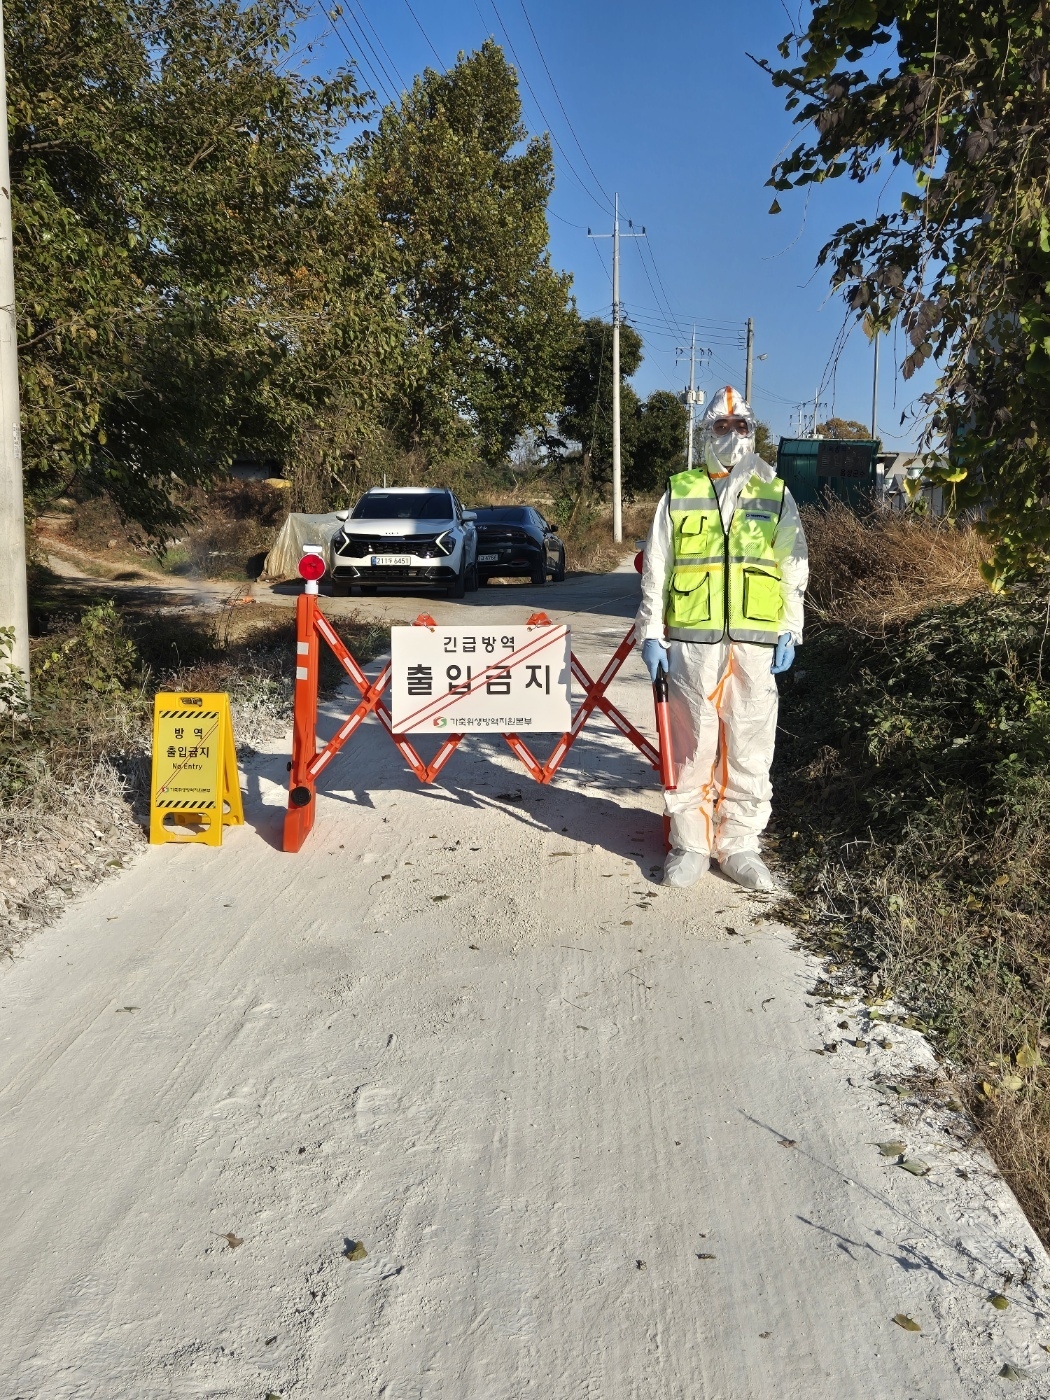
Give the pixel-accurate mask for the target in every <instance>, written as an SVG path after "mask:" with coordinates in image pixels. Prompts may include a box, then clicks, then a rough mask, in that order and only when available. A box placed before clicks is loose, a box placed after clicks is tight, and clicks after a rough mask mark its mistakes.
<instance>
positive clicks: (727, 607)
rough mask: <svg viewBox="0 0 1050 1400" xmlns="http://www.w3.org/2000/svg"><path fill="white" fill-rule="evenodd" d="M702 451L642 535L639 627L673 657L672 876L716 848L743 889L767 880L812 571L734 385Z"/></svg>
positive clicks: (707, 428) (647, 650) (655, 666)
mask: <svg viewBox="0 0 1050 1400" xmlns="http://www.w3.org/2000/svg"><path fill="white" fill-rule="evenodd" d="M701 444H702V447H703V454H704V456H703V464H702V466H701V467H700V468H699V469H697V470H693V471H683V472H678V473H676V474H675V475H674V476H672V477H671V479H670V481H669V483H668V489H667V491H666V493H665V494H664V496H663V498H662V499H661V501H660V504H659V505H658V506H657V509H656V516H655V518H654V519H653V524H652V529H651V530H650V531H649V538H648V539H647V540H646V543H645V562H644V566H643V569H642V605H641V607H640V609H639V611H638V617H637V619H636V622H635V637H636V639H637V640H638V641H639V642H640V643H641V646H642V658H643V660H644V662H645V664H646V667H647V668H648V670H649V674H650V676H651V677H652V679H653V680H654V681H655V680H656V678H657V675H658V671H659V668H660V667H661V666H662V667H664V669H665V671H666V673H667V679H668V708H669V711H670V719H671V737H672V744H673V749H674V758H675V767H676V772H677V788H676V790H675V791H674V792H668V793H667V794H666V799H665V800H666V804H667V812H668V815H669V816H670V819H671V822H670V825H671V851H670V854H669V855H668V857H667V860H666V862H665V865H664V883H665V884H669V885H692V884H693V883H695V881H697V880H698V879H700V877H701V876H702V875H704V874H706V873H707V870H708V868H709V864H710V859H711V857H712V856H713V857H714V858H715V859H716V860H717V861H718V863H719V866H720V868H721V870H722V873H723V874H725V875H728V876H730V878H732V879H733V880H735V881H737V883H738V884H740V885H743V886H744V887H745V889H751V890H771V889H773V888H774V882H773V878H772V876H771V875H770V873H769V870H768V869H767V868H766V866H765V863H764V862H763V860H762V858H761V855H760V854H759V850H760V844H759V837H760V835H761V833H762V831H763V830H764V829H765V826H766V824H767V822H768V821H769V816H770V797H771V794H772V787H771V785H770V781H769V769H770V765H771V764H772V762H773V744H774V740H775V738H776V728H777V705H778V695H777V684H776V681H775V679H774V677H775V676H777V675H779V674H780V673H781V672H783V671H786V670H787V669H788V668H789V667H790V665H791V663H792V661H793V660H794V655H795V647H796V646H797V645H798V644H799V643H800V642H801V641H802V622H803V605H802V599H803V595H804V593H805V591H806V584H807V582H808V580H809V562H808V556H807V550H806V537H805V534H804V532H803V529H802V522H801V521H800V519H799V514H798V508H797V506H796V505H795V502H794V500H793V499H792V497H791V493H790V492H789V491H788V490H787V488H786V486H785V485H784V482H783V481H782V480H781V478H780V477H778V476H777V474H776V468H775V467H771V466H770V465H769V464H768V463H767V462H765V461H763V460H762V458H761V457H759V456H758V455H757V454H756V452H755V416H754V414H753V413H752V411H751V406H750V405H749V404H748V403H747V402H746V400H745V399H744V397H743V395H741V394H740V393H738V392H737V391H736V390H735V389H733V388H731V387H730V386H729V385H726V387H725V388H724V389H719V391H718V392H717V393H716V394H715V395H714V396H713V398H712V400H711V403H710V404H709V406H708V407H707V409H706V411H705V413H704V416H703V420H702V425H701Z"/></svg>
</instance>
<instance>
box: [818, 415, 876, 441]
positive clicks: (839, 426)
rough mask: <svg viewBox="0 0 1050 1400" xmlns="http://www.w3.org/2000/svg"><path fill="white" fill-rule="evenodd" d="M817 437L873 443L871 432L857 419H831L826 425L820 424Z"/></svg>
mask: <svg viewBox="0 0 1050 1400" xmlns="http://www.w3.org/2000/svg"><path fill="white" fill-rule="evenodd" d="M817 437H822V438H837V439H839V440H840V441H843V442H859V441H861V440H862V439H863V440H864V441H865V442H870V441H871V432H870V430H869V429H868V427H867V426H866V425H865V424H864V423H858V422H857V420H856V419H855V418H829V419H828V421H827V422H826V423H818V425H817Z"/></svg>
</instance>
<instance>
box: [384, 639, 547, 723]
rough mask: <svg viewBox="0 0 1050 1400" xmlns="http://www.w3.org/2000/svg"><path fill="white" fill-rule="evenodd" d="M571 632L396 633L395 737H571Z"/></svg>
mask: <svg viewBox="0 0 1050 1400" xmlns="http://www.w3.org/2000/svg"><path fill="white" fill-rule="evenodd" d="M570 649H571V647H570V638H569V629H568V628H567V627H527V626H521V627H506V626H502V627H491V626H486V627H392V628H391V629H390V661H391V678H390V710H391V727H392V729H393V731H394V733H395V734H433V733H440V732H441V731H444V732H445V733H449V732H452V731H464V732H465V731H468V730H474V731H481V732H483V731H485V730H495V731H497V732H504V731H506V732H512V731H516V730H520V729H528V730H531V731H532V732H533V733H534V734H564V733H565V732H566V730H568V729H569V727H570V725H571V723H572V699H571V685H572V672H571V667H570Z"/></svg>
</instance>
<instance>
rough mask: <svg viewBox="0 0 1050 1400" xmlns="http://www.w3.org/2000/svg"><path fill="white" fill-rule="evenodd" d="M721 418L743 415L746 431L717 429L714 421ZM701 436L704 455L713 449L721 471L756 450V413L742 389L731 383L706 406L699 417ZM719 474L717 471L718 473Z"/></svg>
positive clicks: (720, 390)
mask: <svg viewBox="0 0 1050 1400" xmlns="http://www.w3.org/2000/svg"><path fill="white" fill-rule="evenodd" d="M719 418H743V419H745V420H746V422H747V424H748V429H749V431H748V432H746V433H716V432H715V429H714V425H715V423H716V422H717V420H718V419H719ZM700 439H701V441H702V442H703V444H704V458H705V460H707V458H708V455H709V452H708V449H710V453H711V454H712V455H713V456H714V458H715V461H716V462H717V463H718V469H717V472H718V473H722V472H727V471H729V470H731V469H732V468H733V467H735V466H736V465H737V463H738V462H741V461H742V460H743V459H744V457H746V456H747V455H748V454H749V453H752V452H754V450H755V415H754V413H753V411H752V409H751V405H750V404H749V403H748V401H747V400H746V399H745V398H744V396H743V394H741V393H740V392H739V390H737V389H734V388H733V386H732V385H731V384H726V385H724V386H723V388H721V389H719V390H718V391H717V393H715V394H714V395H713V397H712V399H711V402H710V403H709V404H708V405H707V407H706V408H705V410H704V416H703V417H702V418H701V420H700ZM716 474H717V473H716Z"/></svg>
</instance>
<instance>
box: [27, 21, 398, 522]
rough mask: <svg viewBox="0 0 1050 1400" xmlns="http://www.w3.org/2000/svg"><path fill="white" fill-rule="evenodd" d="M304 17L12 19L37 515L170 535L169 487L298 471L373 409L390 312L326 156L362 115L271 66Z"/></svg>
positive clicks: (338, 169) (338, 164)
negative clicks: (326, 423)
mask: <svg viewBox="0 0 1050 1400" xmlns="http://www.w3.org/2000/svg"><path fill="white" fill-rule="evenodd" d="M303 13H305V12H304V11H302V10H300V9H299V8H297V6H296V5H295V4H290V3H286V0H257V3H253V4H250V5H246V6H243V7H242V6H239V5H237V4H236V3H234V2H233V0H178V3H177V4H176V3H174V0H101V3H92V4H90V5H87V6H84V5H80V4H76V3H73V0H44V3H43V4H42V5H37V4H32V5H30V4H26V3H23V2H22V0H16V3H15V7H14V9H13V10H11V9H9V11H8V43H9V45H10V48H11V64H10V66H11V70H12V73H13V75H14V78H13V82H12V87H11V93H10V107H11V148H12V149H11V154H12V179H13V187H14V196H15V199H14V216H15V240H16V274H17V285H18V293H19V312H20V318H19V319H20V328H19V329H20V337H21V342H22V345H21V349H22V356H21V364H22V393H23V402H24V424H25V428H24V437H25V449H26V461H27V467H28V474H29V483H30V489H31V490H32V491H33V492H34V493H35V494H36V495H38V496H40V495H44V496H46V495H48V494H55V493H57V492H61V491H62V490H64V489H68V487H69V485H70V484H71V483H72V481H74V480H76V481H78V482H79V483H80V484H81V485H84V486H87V487H88V488H89V489H96V490H103V489H104V490H105V491H107V492H108V493H109V494H110V495H111V496H112V497H113V498H114V499H115V500H116V501H117V503H118V504H119V505H120V506H121V507H122V509H123V510H124V511H125V513H126V514H127V515H128V516H130V517H131V518H133V519H136V520H138V521H141V522H142V523H143V524H144V525H145V526H146V527H147V528H148V529H150V530H153V531H157V532H160V531H163V530H164V529H165V528H168V527H170V526H171V525H172V524H174V523H176V522H177V520H178V519H179V518H180V514H181V512H180V510H179V508H178V505H177V504H176V502H175V501H174V500H173V498H172V495H173V493H172V484H173V482H174V483H176V484H179V483H182V484H189V483H192V482H195V481H202V480H207V479H209V478H210V477H211V476H212V475H213V474H214V472H215V471H216V469H217V468H219V467H221V466H222V465H224V464H225V463H226V462H228V461H229V459H230V457H231V455H232V454H233V452H234V451H236V450H237V448H238V447H240V448H242V449H245V448H246V449H248V450H258V451H261V452H267V453H270V454H273V455H277V456H285V455H287V454H289V453H294V452H295V450H296V445H297V439H298V437H299V435H301V433H302V432H303V430H304V427H305V425H306V424H307V423H308V422H309V421H310V420H311V419H312V417H313V416H314V415H315V414H316V413H317V411H318V410H319V409H323V408H324V407H325V406H326V405H329V404H331V403H332V402H333V401H336V400H342V401H343V402H344V403H345V404H347V405H352V406H353V408H355V409H357V410H362V409H365V408H367V407H368V405H369V404H370V403H371V404H374V403H375V402H376V401H377V399H378V395H379V391H380V388H381V385H382V372H383V369H384V351H385V350H393V349H395V348H396V340H395V338H394V333H393V327H394V315H393V307H392V306H390V305H388V304H387V303H388V301H389V298H388V297H387V294H386V289H385V287H384V285H383V284H382V282H381V280H380V279H379V278H378V277H377V275H376V273H377V269H376V267H375V263H376V257H375V251H376V246H375V245H376V239H377V235H376V232H375V230H374V229H372V230H370V229H369V228H368V227H367V219H363V218H362V211H361V210H360V209H359V207H358V206H357V204H356V203H355V202H353V201H351V200H349V199H348V197H347V196H348V186H347V180H346V164H345V160H344V158H342V157H340V156H339V155H338V154H337V151H336V144H337V142H338V140H339V139H340V137H341V135H342V133H343V131H344V129H345V126H346V123H347V122H348V121H352V120H353V119H355V118H356V117H357V116H359V115H360V110H361V106H362V99H361V98H360V97H359V96H358V95H357V94H356V93H355V91H354V88H353V80H352V77H351V75H350V74H347V73H343V74H338V75H337V76H336V77H335V78H334V79H332V80H331V81H321V80H313V79H306V78H303V77H302V76H301V75H300V74H299V73H297V72H296V71H295V69H294V68H293V69H289V68H288V67H287V51H288V49H289V47H290V45H291V43H292V41H293V37H294V28H295V24H296V23H297V21H298V20H299V19H300V18H301V17H302V15H303ZM362 251H365V253H366V254H367V253H368V252H371V253H372V256H371V257H368V256H364V257H362V256H361V253H362ZM370 264H371V266H370Z"/></svg>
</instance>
